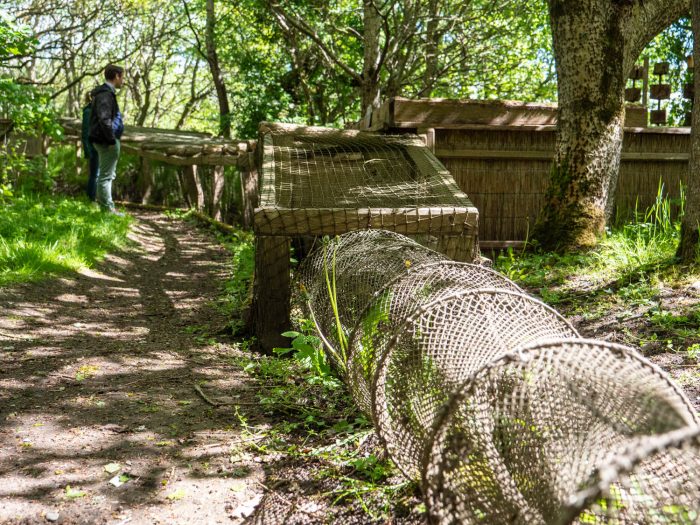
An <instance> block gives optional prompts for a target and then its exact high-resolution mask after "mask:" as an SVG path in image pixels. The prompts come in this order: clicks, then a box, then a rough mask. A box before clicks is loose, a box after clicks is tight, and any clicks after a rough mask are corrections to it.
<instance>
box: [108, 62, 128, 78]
mask: <svg viewBox="0 0 700 525" xmlns="http://www.w3.org/2000/svg"><path fill="white" fill-rule="evenodd" d="M123 74H124V68H123V67H121V66H115V65H114V64H110V65H108V66H107V67H106V68H105V79H107V80H114V79H115V78H116V77H117V76H122V75H123Z"/></svg>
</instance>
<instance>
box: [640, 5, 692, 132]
mask: <svg viewBox="0 0 700 525" xmlns="http://www.w3.org/2000/svg"><path fill="white" fill-rule="evenodd" d="M692 54H693V31H692V28H691V24H690V19H689V18H681V19H680V20H678V21H676V22H675V23H673V24H671V26H670V27H668V29H666V30H665V31H663V32H662V33H660V34H659V35H658V36H657V37H656V38H654V40H652V41H651V42H650V43H649V45H648V46H647V47H646V49H645V50H644V52H643V53H642V56H641V57H640V59H641V60H643V59H644V58H649V60H650V62H651V64H652V65H653V64H655V63H657V62H669V63H670V71H669V75H667V76H665V77H664V83H669V84H671V100H669V101H667V102H663V103H662V107H664V106H665V107H666V108H667V110H668V124H669V125H673V126H679V125H683V123H684V119H685V114H686V112H689V111H690V109H691V102H690V101H689V100H686V99H684V98H683V84H685V83H692V74H691V72H690V70H689V69H688V66H687V63H686V57H688V56H690V55H692ZM649 80H650V83H651V84H655V83H657V80H658V77H655V76H653V75H651V72H650V77H649ZM637 84H638V86H639V82H638V83H637ZM649 102H650V105H651V106H652V107H653V109H656V102H655V101H652V100H650V101H649Z"/></svg>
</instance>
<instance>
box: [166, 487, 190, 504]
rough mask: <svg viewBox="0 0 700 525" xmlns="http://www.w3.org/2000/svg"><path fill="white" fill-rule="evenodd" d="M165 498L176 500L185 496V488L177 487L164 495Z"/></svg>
mask: <svg viewBox="0 0 700 525" xmlns="http://www.w3.org/2000/svg"><path fill="white" fill-rule="evenodd" d="M165 497H166V498H167V499H169V500H170V501H177V500H180V499H182V498H184V497H185V490H184V489H177V490H176V491H175V492H171V493H170V494H168V495H167V496H165Z"/></svg>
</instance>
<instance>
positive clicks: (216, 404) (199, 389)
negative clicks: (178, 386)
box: [194, 384, 260, 407]
mask: <svg viewBox="0 0 700 525" xmlns="http://www.w3.org/2000/svg"><path fill="white" fill-rule="evenodd" d="M194 389H195V391H196V392H197V393H198V394H199V395H200V396H201V397H202V399H204V401H205V402H206V403H207V404H209V405H211V406H213V407H223V406H259V405H260V403H257V402H255V403H246V402H243V401H236V402H235V403H222V402H221V401H212V400H211V399H210V398H208V397H207V395H206V394H205V393H204V392H202V389H201V388H200V387H199V385H197V384H195V385H194Z"/></svg>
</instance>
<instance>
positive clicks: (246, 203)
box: [240, 153, 258, 228]
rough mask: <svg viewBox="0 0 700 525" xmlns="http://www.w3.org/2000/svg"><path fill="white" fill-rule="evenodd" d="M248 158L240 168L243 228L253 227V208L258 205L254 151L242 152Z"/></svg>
mask: <svg viewBox="0 0 700 525" xmlns="http://www.w3.org/2000/svg"><path fill="white" fill-rule="evenodd" d="M243 155H246V156H247V157H248V158H247V160H246V162H245V163H243V165H242V166H241V168H240V176H241V193H242V197H241V198H242V203H243V210H241V211H242V213H241V215H242V217H243V226H244V227H245V228H252V227H253V215H254V214H255V208H256V207H257V206H258V169H257V166H256V163H255V154H254V153H244V154H243Z"/></svg>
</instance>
